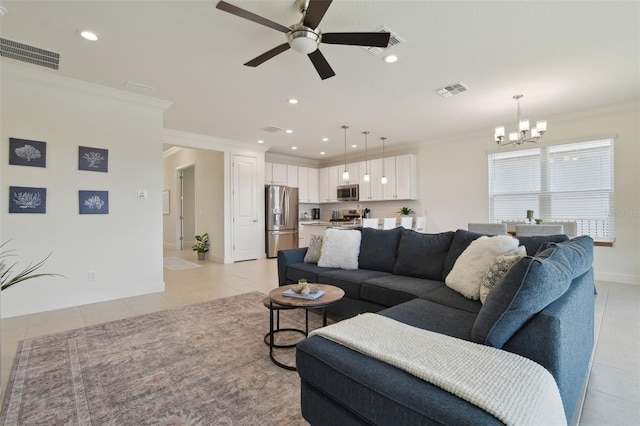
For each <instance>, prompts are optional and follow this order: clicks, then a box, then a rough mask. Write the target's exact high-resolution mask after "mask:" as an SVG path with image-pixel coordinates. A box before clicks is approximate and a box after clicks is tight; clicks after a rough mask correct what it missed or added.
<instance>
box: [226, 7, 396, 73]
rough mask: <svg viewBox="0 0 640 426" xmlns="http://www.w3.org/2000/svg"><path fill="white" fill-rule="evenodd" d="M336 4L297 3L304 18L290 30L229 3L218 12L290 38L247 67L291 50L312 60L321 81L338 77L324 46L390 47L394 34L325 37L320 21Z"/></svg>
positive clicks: (344, 34) (343, 34) (342, 34)
mask: <svg viewBox="0 0 640 426" xmlns="http://www.w3.org/2000/svg"><path fill="white" fill-rule="evenodd" d="M332 1H333V0H296V5H297V6H298V8H299V10H300V13H302V14H303V16H302V20H301V21H300V22H298V23H297V24H293V25H291V26H290V27H285V26H284V25H280V24H278V23H277V22H273V21H271V20H269V19H267V18H263V17H262V16H259V15H256V14H255V13H252V12H249V11H247V10H244V9H241V8H239V7H237V6H234V5H232V4H230V3H227V2H225V1H220V2H218V4H217V5H216V8H218V9H220V10H222V11H225V12H228V13H231V14H232V15H236V16H239V17H240V18H244V19H248V20H249V21H253V22H255V23H257V24H261V25H264V26H267V27H269V28H272V29H274V30H277V31H280V32H283V33H285V34H286V35H287V43H283V44H281V45H279V46H276V47H274V48H273V49H271V50H269V51H267V52H265V53H263V54H262V55H260V56H258V57H256V58H254V59H252V60H250V61H249V62H247V63H246V64H245V65H246V66H249V67H257V66H258V65H260V64H262V63H263V62H266V61H268V60H269V59H271V58H273V57H274V56H276V55H279V54H280V53H282V52H284V51H286V50H288V49H289V48H291V49H293V50H295V51H296V52H299V53H303V54H305V55H307V56H309V59H311V62H312V63H313V66H314V67H315V68H316V71H318V74H319V75H320V78H321V79H323V80H324V79H327V78H329V77H333V76H334V75H336V73H335V72H333V70H332V69H331V66H330V65H329V63H328V62H327V60H326V59H325V57H324V55H323V54H322V53H321V52H320V50H318V45H319V44H320V43H327V44H346V45H351V46H372V47H387V45H388V44H389V37H390V35H391V34H390V33H387V32H379V33H378V32H371V33H326V34H322V33H321V32H320V30H319V29H318V25H320V21H321V20H322V18H323V17H324V14H325V13H326V12H327V9H328V8H329V6H331V2H332Z"/></svg>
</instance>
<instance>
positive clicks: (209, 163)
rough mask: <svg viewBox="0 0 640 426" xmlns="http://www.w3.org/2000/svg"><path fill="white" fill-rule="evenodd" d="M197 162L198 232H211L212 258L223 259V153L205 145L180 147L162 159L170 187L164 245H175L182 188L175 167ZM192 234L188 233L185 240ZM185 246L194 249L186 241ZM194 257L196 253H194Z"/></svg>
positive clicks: (164, 187)
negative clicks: (208, 148)
mask: <svg viewBox="0 0 640 426" xmlns="http://www.w3.org/2000/svg"><path fill="white" fill-rule="evenodd" d="M188 165H194V166H195V212H196V234H203V233H205V232H208V233H209V238H210V242H211V248H210V251H209V260H213V261H215V262H220V263H223V262H224V187H225V182H224V153H223V152H220V151H210V150H204V149H189V148H180V149H178V150H174V151H172V154H170V155H166V156H165V157H164V160H163V176H164V177H163V182H164V183H163V189H164V190H169V191H170V196H171V209H170V214H169V215H164V216H163V222H164V226H163V229H164V245H165V247H170V248H173V249H176V248H177V247H176V242H177V240H176V236H177V235H178V233H177V229H178V226H177V225H178V215H179V213H180V212H179V210H178V205H179V202H180V200H179V197H180V191H179V189H178V185H177V183H178V182H177V180H176V170H178V169H181V168H183V167H185V166H188ZM188 240H193V236H189V235H185V241H188ZM185 250H191V247H190V246H187V245H185ZM193 257H194V259H195V258H196V255H195V254H194V255H193Z"/></svg>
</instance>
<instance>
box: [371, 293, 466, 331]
mask: <svg viewBox="0 0 640 426" xmlns="http://www.w3.org/2000/svg"><path fill="white" fill-rule="evenodd" d="M378 314H380V315H384V316H385V317H389V318H392V319H394V320H396V321H400V322H403V323H405V324H409V325H411V326H413V327H418V328H422V329H424V330H429V331H433V332H435V333H441V334H446V335H447V336H452V337H457V338H458V339H464V340H470V339H471V329H472V328H473V324H474V322H475V320H476V316H477V315H476V314H475V313H472V312H467V311H462V310H460V309H456V308H452V307H450V306H445V305H441V304H439V303H435V302H431V301H429V300H424V299H413V300H411V301H409V302H406V303H402V304H400V305H396V306H392V307H391V308H387V309H384V310H382V311H379V312H378Z"/></svg>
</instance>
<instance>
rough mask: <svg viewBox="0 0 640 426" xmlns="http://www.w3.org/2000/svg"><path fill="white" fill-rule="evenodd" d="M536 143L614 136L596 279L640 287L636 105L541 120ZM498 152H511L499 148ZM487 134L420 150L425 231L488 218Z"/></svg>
mask: <svg viewBox="0 0 640 426" xmlns="http://www.w3.org/2000/svg"><path fill="white" fill-rule="evenodd" d="M547 121H548V126H549V130H548V132H547V133H546V134H545V136H544V139H543V140H542V142H541V143H542V144H547V145H548V144H556V143H563V142H578V141H585V140H590V139H595V138H599V137H607V136H616V138H615V142H614V144H615V145H614V147H615V148H614V149H615V158H614V167H615V211H614V212H613V213H614V221H615V237H616V242H615V245H614V246H613V247H596V248H595V259H594V269H595V273H596V279H601V280H609V281H616V282H622V283H631V284H640V189H639V188H640V142H639V141H640V130H639V126H640V124H639V123H640V108H639V102H638V101H637V100H636V101H634V102H631V103H626V104H620V105H614V106H611V107H609V108H601V109H598V110H593V111H583V112H578V113H574V114H571V115H570V116H564V117H558V118H556V119H553V117H547ZM501 149H503V150H508V149H513V148H501ZM495 150H496V147H495V143H494V142H493V129H491V128H488V129H487V131H486V133H483V134H475V135H468V136H466V137H464V138H458V139H452V140H447V141H439V142H436V143H432V144H425V145H423V146H421V148H420V151H419V155H418V163H419V165H418V169H419V170H420V178H419V179H420V183H419V186H418V188H419V191H420V197H419V198H420V200H421V201H422V206H423V209H425V210H426V212H428V216H427V217H428V219H427V230H428V232H442V231H446V230H455V229H458V228H463V229H466V227H467V223H469V222H485V221H487V220H488V218H489V199H488V189H487V188H488V186H487V185H488V183H487V182H488V177H487V175H488V172H487V152H492V151H495Z"/></svg>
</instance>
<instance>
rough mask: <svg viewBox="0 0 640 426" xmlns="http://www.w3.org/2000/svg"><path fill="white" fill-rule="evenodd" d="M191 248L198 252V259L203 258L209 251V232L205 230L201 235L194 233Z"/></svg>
mask: <svg viewBox="0 0 640 426" xmlns="http://www.w3.org/2000/svg"><path fill="white" fill-rule="evenodd" d="M191 249H193V251H195V252H198V260H204V258H205V257H206V255H207V252H208V251H209V234H208V233H207V232H205V233H204V234H202V235H196V243H195V244H194V245H193V246H192V247H191Z"/></svg>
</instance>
